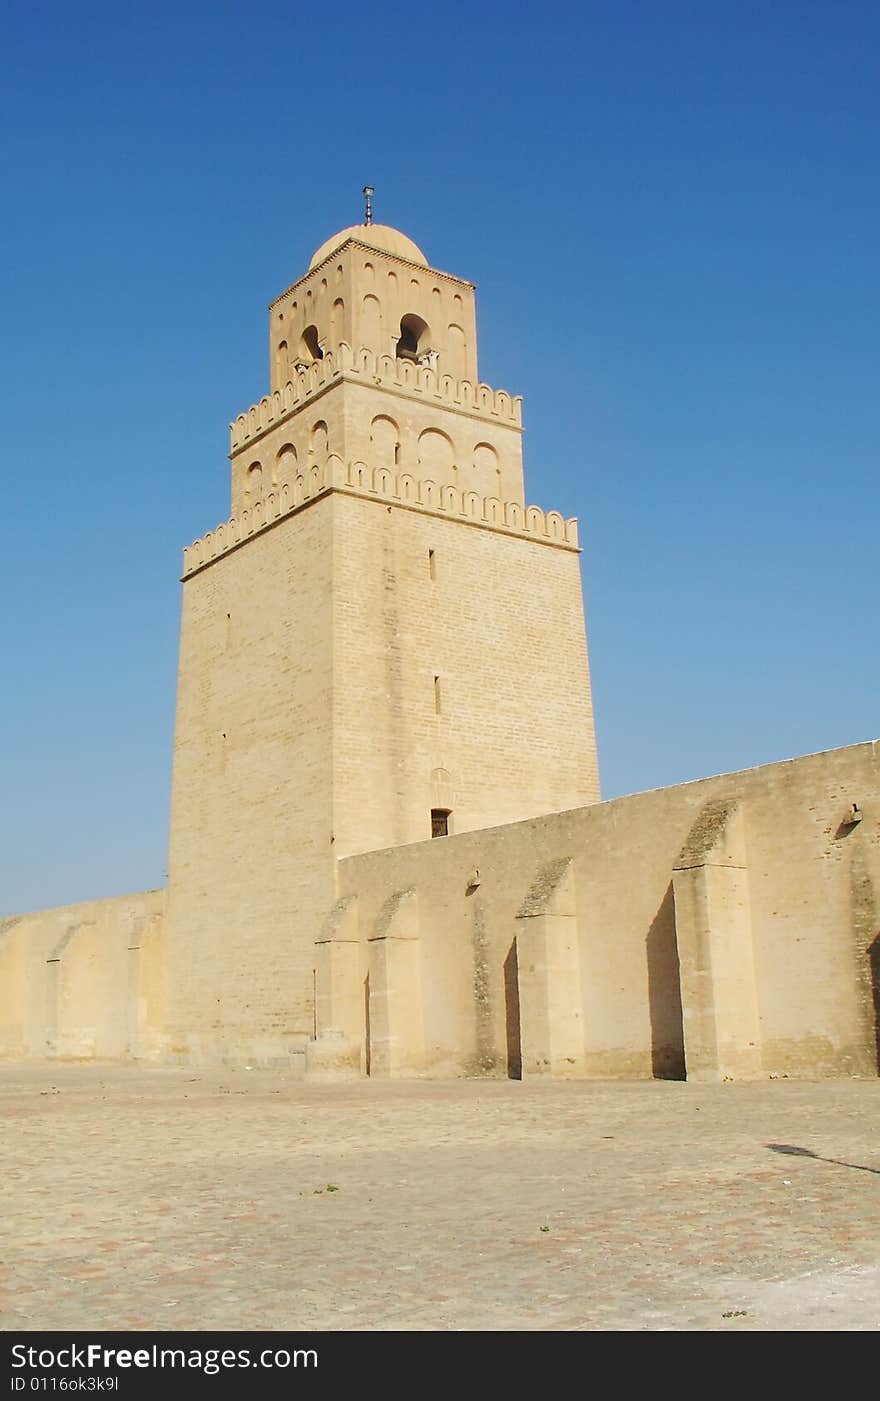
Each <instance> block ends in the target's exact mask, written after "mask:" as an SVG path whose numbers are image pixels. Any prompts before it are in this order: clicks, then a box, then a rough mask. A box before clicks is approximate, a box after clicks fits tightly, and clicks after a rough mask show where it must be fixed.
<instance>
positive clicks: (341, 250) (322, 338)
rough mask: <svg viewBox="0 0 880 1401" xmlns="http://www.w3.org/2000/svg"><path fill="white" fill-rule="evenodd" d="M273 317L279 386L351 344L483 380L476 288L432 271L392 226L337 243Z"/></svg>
mask: <svg viewBox="0 0 880 1401" xmlns="http://www.w3.org/2000/svg"><path fill="white" fill-rule="evenodd" d="M269 316H270V322H269V335H270V360H271V383H272V389H273V390H275V389H281V388H283V386H284V385H285V384H287V383H288V381H289V380H290V379H291V378H292V377H293V375H294V374H295V373H296V371H297V370H298V369H301V368H307V367H308V366H309V365H311V364H313V363H314V362H315V361H316V360H321V359H323V357H324V356H325V355H326V354H327V352H328V351H336V350H337V349H338V347H339V345H340V343H342V342H345V343H347V344H348V345H349V346H351V347H352V349H353V350H355V351H357V350H360V349H367V350H370V351H372V352H373V353H374V354H375V355H391V356H393V357H395V358H397V359H405V360H411V361H414V362H416V363H418V364H420V365H427V366H429V367H430V368H431V369H434V370H436V371H437V373H438V374H441V375H442V374H449V375H452V377H453V378H454V379H456V380H462V379H467V380H471V381H472V382H473V383H477V381H478V379H479V375H478V374H477V344H476V342H477V325H476V310H475V302H474V285H473V283H472V282H466V281H464V280H463V279H462V278H460V277H452V276H451V275H450V274H449V273H446V272H440V271H438V270H437V269H436V268H431V267H429V265H428V260H427V258H426V257H425V255H424V253H423V252H422V250H421V249H420V248H419V247H418V245H417V244H415V243H413V241H412V239H411V238H408V237H407V235H406V234H404V233H401V232H400V230H399V229H392V228H389V226H388V225H387V224H356V225H354V226H353V227H352V228H348V229H342V230H341V231H340V232H339V233H337V234H334V235H333V237H332V238H328V239H327V240H326V242H325V243H322V244H321V246H320V248H318V250H317V251H316V253H315V254H314V256H313V258H312V260H311V263H310V264H309V270H308V272H307V273H306V274H305V276H304V277H301V278H300V280H299V281H298V282H295V283H294V284H293V286H292V287H289V288H288V289H287V291H286V292H282V294H281V296H280V297H277V298H276V299H275V301H274V302H272V304H271V306H270V308H269Z"/></svg>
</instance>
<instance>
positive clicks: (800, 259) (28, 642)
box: [0, 0, 880, 912]
mask: <svg viewBox="0 0 880 1401" xmlns="http://www.w3.org/2000/svg"><path fill="white" fill-rule="evenodd" d="M4 49H5V54H4V83H3V89H2V92H0V106H2V133H3V135H2V151H3V172H2V181H3V184H2V188H3V196H4V204H5V212H4V217H3V233H4V236H5V240H4V241H5V245H6V247H5V251H4V256H3V259H2V266H0V288H2V291H0V297H2V339H3V373H2V396H3V401H4V402H3V412H2V425H3V438H2V443H3V456H4V458H5V473H4V480H5V483H6V491H5V511H4V515H5V529H4V539H3V550H2V555H0V560H2V565H0V567H2V573H3V578H2V587H3V599H4V604H5V607H4V617H3V636H2V648H3V651H2V656H3V662H4V684H3V686H2V689H0V724H2V738H3V780H2V788H3V803H2V822H0V852H2V857H0V871H2V876H0V912H4V911H6V912H11V911H15V910H23V909H29V908H35V907H39V906H44V905H50V904H57V903H62V902H67V901H72V900H75V899H85V898H88V897H91V896H97V895H104V894H113V893H118V892H122V891H125V890H135V889H143V888H146V887H149V886H154V885H159V884H162V883H163V881H164V874H165V870H166V842H167V809H168V795H169V780H170V767H171V745H172V731H173V714H174V688H175V670H176V650H177V629H178V616H179V587H180V586H179V583H178V575H179V567H180V558H181V548H182V546H183V545H184V544H185V543H187V542H189V541H190V540H192V539H193V538H194V537H196V536H197V535H200V534H202V533H203V532H204V531H205V530H206V529H208V528H210V527H212V526H213V525H214V524H216V522H217V521H219V520H221V519H223V518H224V517H225V516H226V515H227V514H228V464H227V461H226V452H227V450H228V440H227V424H228V421H229V419H230V418H232V417H233V416H234V415H235V414H236V413H237V412H239V411H240V410H241V409H242V408H245V407H247V405H249V404H250V403H252V402H253V401H254V400H255V399H257V398H258V397H259V396H260V395H261V394H262V393H263V392H264V391H265V388H266V383H267V348H266V321H265V307H266V303H267V302H268V301H269V299H270V298H271V297H273V296H274V295H276V294H277V293H278V292H279V291H281V290H282V289H283V288H284V287H286V286H288V285H289V284H290V283H291V282H292V281H293V280H294V279H295V278H297V277H298V276H299V275H300V274H301V273H302V272H303V271H304V269H305V266H306V264H307V262H308V258H309V255H310V254H311V252H312V250H313V249H314V248H315V247H316V246H317V245H318V244H319V243H320V242H322V240H323V239H325V238H326V237H327V236H328V235H329V234H331V233H332V232H333V231H334V230H336V229H338V228H341V227H343V226H345V225H347V224H350V223H353V222H356V221H357V220H358V219H359V218H360V217H361V200H360V193H359V192H360V188H361V186H362V185H363V184H364V183H365V181H369V182H371V183H372V184H373V185H375V187H376V207H375V212H376V218H377V219H378V220H380V221H381V222H385V223H391V224H395V225H397V226H398V227H400V228H402V229H403V230H405V232H407V233H408V234H410V235H411V236H412V237H413V238H415V240H416V241H417V242H418V243H419V244H420V245H421V246H422V247H423V248H424V249H425V251H426V253H427V256H428V257H429V259H430V260H431V262H432V263H434V265H435V266H438V267H440V268H444V269H447V270H449V271H451V272H455V273H457V274H460V275H461V276H464V277H468V278H472V279H473V280H474V281H476V283H477V284H478V298H479V314H480V323H479V325H480V363H481V373H482V376H483V378H484V379H486V380H488V381H489V382H490V383H491V384H494V385H496V386H498V387H503V388H507V389H509V390H511V391H513V392H521V393H523V394H524V395H525V414H526V426H527V436H526V472H527V481H528V494H529V497H530V498H531V499H532V500H535V501H537V502H538V503H539V504H542V505H544V506H547V507H557V508H559V509H562V510H563V511H564V512H565V513H566V514H573V515H575V514H576V515H577V516H579V517H580V520H581V530H582V542H583V544H584V546H585V550H584V555H583V568H584V579H585V595H586V602H587V609H588V625H589V629H590V645H591V658H592V667H593V677H594V691H595V701H596V713H597V721H598V733H599V745H600V759H601V764H602V776H603V786H604V792H605V795H606V796H609V797H612V796H615V795H617V794H620V793H625V792H632V791H636V790H638V789H643V788H651V787H656V786H659V785H663V784H669V783H677V782H679V781H682V780H685V779H691V778H698V777H702V776H704V775H706V774H710V773H717V772H721V771H724V770H728V769H736V768H743V767H747V766H750V765H752V764H758V763H765V762H768V761H771V760H774V759H781V758H786V757H790V756H792V755H796V754H800V753H806V752H810V751H813V750H818V749H825V748H832V747H834V746H837V745H843V744H850V743H853V742H855V741H858V740H863V739H867V738H872V737H875V736H877V735H878V734H880V716H878V704H877V701H878V692H880V686H878V681H880V662H878V652H880V649H878V646H877V624H876V619H877V607H876V599H877V578H878V576H877V569H878V550H877V533H878V522H880V512H878V507H880V492H878V485H877V482H878V474H877V467H878V456H880V452H878V444H880V396H878V391H877V385H878V368H880V366H878V282H880V276H878V212H880V209H878V204H880V202H878V188H877V171H878V163H877V152H878V144H880V143H878V106H880V98H878V93H880V71H878V68H880V61H878V55H880V7H878V6H877V4H876V3H873V0H866V2H865V3H847V0H835V3H830V2H829V3H811V2H810V0H799V3H784V0H776V3H773V4H767V3H766V0H761V3H749V2H748V0H736V2H735V3H732V2H731V3H723V2H721V0H719V2H716V3H712V0H706V3H690V4H685V3H676V0H669V3H664V2H663V0H605V3H590V0H585V2H582V3H569V4H558V3H553V2H552V0H550V3H547V4H542V5H535V4H528V5H525V4H523V5H517V4H501V3H498V4H485V3H484V4H479V3H477V4H472V3H468V4H465V3H461V0H452V2H451V3H444V4H443V5H437V6H430V7H429V6H418V5H414V4H412V3H411V0H408V3H405V4H398V3H387V2H386V3H383V4H382V5H370V4H352V3H349V0H337V3H336V4H334V5H331V6H315V5H313V6H294V5H290V4H279V3H266V4H260V3H259V2H258V0H257V3H252V4H248V5H245V4H243V3H241V4H228V3H217V2H216V0H213V2H212V3H201V4H199V3H193V0H179V3H175V4H174V5H171V4H170V3H150V4H145V3H141V4H130V3H119V0H115V2H114V3H113V4H109V3H100V4H93V3H88V0H84V3H83V4H81V5H73V6H72V5H69V4H64V5H62V4H60V3H58V0H48V3H44V4H40V5H34V4H27V5H25V4H23V3H21V0H14V3H13V4H12V6H11V8H9V7H8V8H7V22H6V25H5V44H4ZM855 796H856V797H857V796H858V795H855Z"/></svg>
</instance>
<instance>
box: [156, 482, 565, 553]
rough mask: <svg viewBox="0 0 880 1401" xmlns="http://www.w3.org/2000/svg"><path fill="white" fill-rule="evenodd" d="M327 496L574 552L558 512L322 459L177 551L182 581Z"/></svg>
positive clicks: (563, 519)
mask: <svg viewBox="0 0 880 1401" xmlns="http://www.w3.org/2000/svg"><path fill="white" fill-rule="evenodd" d="M331 491H345V492H347V493H349V494H356V495H362V496H366V497H372V498H381V499H382V500H385V501H390V502H393V503H395V504H397V505H400V506H403V507H405V508H406V509H409V510H421V511H424V512H426V513H428V514H434V515H438V516H450V517H453V518H460V519H461V520H463V521H465V522H466V523H467V524H470V525H479V526H482V527H483V528H485V529H490V530H498V531H501V532H502V533H504V534H507V535H522V536H523V537H525V538H528V539H534V540H539V541H541V542H542V543H545V544H550V545H556V546H559V547H560V548H562V549H574V550H577V549H578V548H579V546H578V531H577V519H576V518H575V517H571V518H570V519H569V520H566V519H565V518H564V517H563V516H561V515H560V514H559V512H558V511H548V512H545V511H543V510H542V509H541V507H540V506H528V507H526V508H525V509H523V507H522V506H521V505H520V504H519V502H518V501H506V502H502V501H500V500H498V499H497V498H496V497H484V496H480V495H479V494H478V493H477V492H475V491H469V492H466V493H464V495H462V493H461V492H460V491H459V490H458V489H457V488H456V487H454V486H448V485H444V484H440V483H437V482H435V481H433V480H432V479H431V478H430V477H426V478H423V479H422V480H421V481H417V480H416V479H415V478H414V477H412V476H411V475H410V474H408V473H402V474H400V476H398V475H397V474H395V473H394V472H392V471H391V469H390V468H387V467H378V468H371V467H369V466H368V465H367V464H366V463H365V462H355V463H349V465H348V466H347V467H343V464H342V461H341V459H339V458H335V459H328V464H327V470H326V471H322V470H321V468H320V467H318V466H313V467H312V468H311V469H310V470H309V472H308V473H298V474H297V476H296V477H295V479H294V482H293V484H292V487H291V488H288V487H287V486H286V485H285V486H283V487H282V488H281V490H280V492H270V493H269V495H268V496H266V497H265V498H262V499H260V500H259V501H255V502H254V503H253V504H252V505H251V506H248V507H246V508H245V509H244V510H242V512H241V513H240V515H238V516H231V517H230V518H229V520H227V521H224V522H223V523H222V524H221V525H218V526H217V527H216V529H214V530H209V531H208V532H207V533H206V534H205V535H203V536H201V537H200V538H199V539H198V540H194V541H193V543H192V544H191V545H187V546H186V547H185V548H184V551H183V577H184V578H187V577H188V576H189V575H190V574H194V573H195V572H196V571H197V570H199V569H203V568H204V567H205V566H206V565H207V564H210V563H211V562H212V561H213V560H215V559H217V558H218V557H219V556H220V555H222V554H226V553H227V552H228V551H229V550H231V549H234V548H235V547H236V546H238V545H240V544H241V543H242V541H244V540H246V539H249V538H250V537H251V536H253V535H258V534H260V532H261V531H263V530H266V529H267V528H268V527H269V526H272V525H274V524H275V522H276V521H277V520H279V519H280V518H281V517H282V516H287V515H292V514H293V513H294V512H295V511H298V510H300V509H301V508H302V507H303V506H305V505H307V504H308V503H310V502H311V501H313V500H314V499H315V498H316V497H318V496H321V495H323V494H325V493H327V492H331Z"/></svg>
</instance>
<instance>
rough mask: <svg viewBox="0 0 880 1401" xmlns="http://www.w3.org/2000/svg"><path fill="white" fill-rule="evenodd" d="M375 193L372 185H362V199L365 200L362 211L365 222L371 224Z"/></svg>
mask: <svg viewBox="0 0 880 1401" xmlns="http://www.w3.org/2000/svg"><path fill="white" fill-rule="evenodd" d="M375 193H376V192H375V190H374V189H373V187H372V185H364V199H365V200H366V209H365V211H364V223H365V224H372V222H373V195H374V194H375Z"/></svg>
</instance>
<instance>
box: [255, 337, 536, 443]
mask: <svg viewBox="0 0 880 1401" xmlns="http://www.w3.org/2000/svg"><path fill="white" fill-rule="evenodd" d="M348 378H351V379H352V380H354V381H363V382H369V383H370V384H373V385H376V386H380V387H382V388H393V389H395V390H397V391H403V392H404V393H407V394H411V395H414V396H420V397H430V398H433V399H436V400H437V401H438V402H440V403H444V404H449V405H452V406H454V407H456V408H458V409H462V410H465V411H467V412H470V413H472V414H474V415H476V416H478V417H485V418H490V419H497V420H500V421H501V422H503V423H505V424H511V425H514V426H516V427H520V428H521V427H522V396H521V395H519V394H516V395H511V394H509V393H508V392H507V391H506V390H504V389H493V388H492V387H491V386H490V385H488V384H484V383H480V384H474V383H473V381H471V380H468V379H455V378H454V377H453V376H452V375H450V374H442V375H438V373H437V371H436V370H433V369H431V368H429V367H428V366H417V365H414V364H413V363H412V362H411V361H409V360H395V359H394V358H393V357H392V356H390V355H376V353H375V352H374V351H373V350H371V349H370V348H369V347H367V346H361V347H360V349H359V350H357V351H356V352H352V350H351V347H350V346H349V345H347V344H345V343H344V342H343V343H341V344H340V345H339V347H338V351H337V353H335V354H334V352H333V351H330V350H328V351H327V352H325V354H324V358H323V359H322V360H319V361H316V362H315V363H314V364H312V365H310V366H309V367H308V368H307V369H304V370H300V371H298V372H297V373H296V374H295V375H294V376H293V377H292V378H291V379H290V380H288V382H287V383H286V384H285V385H284V387H283V389H280V390H275V391H274V392H273V393H272V394H268V395H265V396H264V397H263V398H262V399H261V400H260V402H259V403H258V404H255V405H252V406H251V407H250V408H248V409H245V410H244V411H243V412H242V413H240V414H239V415H238V416H237V418H235V419H233V421H232V422H231V423H230V425H229V428H230V452H231V454H232V455H233V456H234V455H235V453H237V452H238V451H240V449H241V448H243V447H244V446H245V445H246V444H249V443H253V442H254V441H255V440H256V439H257V438H259V437H260V435H261V434H263V433H265V432H266V431H267V429H269V428H271V427H273V426H276V425H278V424H279V423H281V422H282V421H283V420H284V419H285V418H287V417H289V416H290V415H291V414H293V413H295V412H297V410H299V409H301V408H303V407H304V406H305V405H306V404H307V403H308V401H309V400H310V399H312V398H314V396H315V395H316V394H319V393H321V392H322V391H323V390H324V389H326V388H327V386H328V385H329V384H331V383H333V382H334V381H336V380H340V379H348Z"/></svg>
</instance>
